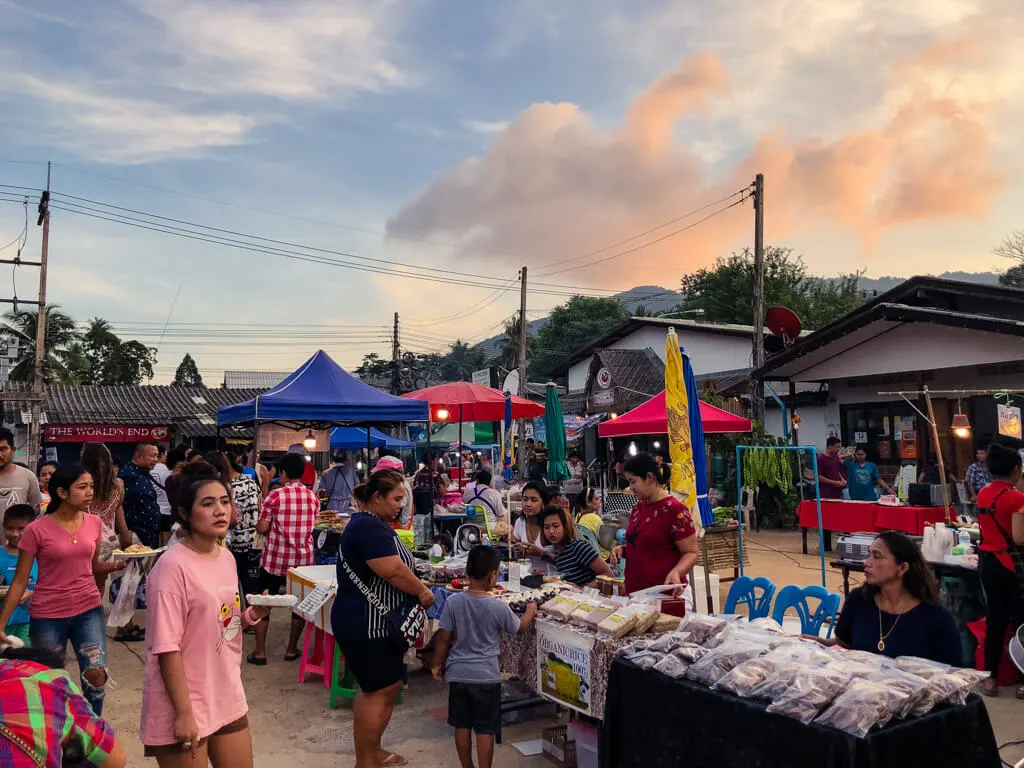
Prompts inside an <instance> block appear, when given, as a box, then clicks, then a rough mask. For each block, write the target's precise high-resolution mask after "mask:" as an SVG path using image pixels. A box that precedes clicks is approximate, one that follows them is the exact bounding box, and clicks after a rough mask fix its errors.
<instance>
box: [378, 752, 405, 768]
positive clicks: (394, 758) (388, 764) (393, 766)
mask: <svg viewBox="0 0 1024 768" xmlns="http://www.w3.org/2000/svg"><path fill="white" fill-rule="evenodd" d="M384 754H386V755H387V757H386V758H384V762H382V763H381V765H382V766H383V768H397V766H400V765H408V764H409V761H408V760H406V759H405V758H404V757H402V756H401V755H399V754H397V753H395V752H385V753H384Z"/></svg>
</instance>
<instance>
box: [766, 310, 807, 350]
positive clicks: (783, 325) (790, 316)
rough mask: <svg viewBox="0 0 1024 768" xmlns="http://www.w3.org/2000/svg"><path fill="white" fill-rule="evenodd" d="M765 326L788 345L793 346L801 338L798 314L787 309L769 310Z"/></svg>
mask: <svg viewBox="0 0 1024 768" xmlns="http://www.w3.org/2000/svg"><path fill="white" fill-rule="evenodd" d="M765 325H767V326H768V330H769V331H771V332H772V333H774V334H775V335H776V336H778V337H779V338H781V339H782V340H783V342H785V343H786V344H792V343H793V342H794V341H796V340H797V339H798V338H799V337H800V328H801V326H800V318H799V317H797V315H796V312H794V311H793V310H791V309H787V308H786V307H772V308H771V309H769V310H768V314H767V315H766V316H765Z"/></svg>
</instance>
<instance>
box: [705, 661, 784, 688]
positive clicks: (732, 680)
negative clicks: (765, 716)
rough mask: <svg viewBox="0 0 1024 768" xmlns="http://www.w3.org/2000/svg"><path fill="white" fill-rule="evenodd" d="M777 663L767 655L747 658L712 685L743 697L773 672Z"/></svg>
mask: <svg viewBox="0 0 1024 768" xmlns="http://www.w3.org/2000/svg"><path fill="white" fill-rule="evenodd" d="M769 655H770V654H769ZM777 665H778V662H777V661H774V660H772V659H770V658H769V657H768V656H761V657H759V658H756V659H749V660H748V661H744V662H743V663H742V664H739V665H737V666H735V667H733V668H732V669H730V670H729V671H728V672H726V673H725V675H724V676H722V677H721V678H720V679H719V681H718V682H717V683H715V684H714V686H713V687H714V688H715V690H719V689H721V690H723V691H729V693H734V694H736V695H737V696H742V697H744V698H745V697H747V696H749V695H750V692H751V691H752V690H754V689H755V688H756V687H757V686H759V685H761V683H763V682H764V681H765V680H767V679H768V676H769V675H771V674H772V673H774V672H775V668H776V666H777Z"/></svg>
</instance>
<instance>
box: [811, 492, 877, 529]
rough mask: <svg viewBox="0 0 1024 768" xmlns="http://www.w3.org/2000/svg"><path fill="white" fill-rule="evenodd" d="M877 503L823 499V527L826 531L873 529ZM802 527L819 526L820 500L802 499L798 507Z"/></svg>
mask: <svg viewBox="0 0 1024 768" xmlns="http://www.w3.org/2000/svg"><path fill="white" fill-rule="evenodd" d="M877 507H878V505H877V504H865V503H863V502H856V501H837V500H835V499H823V500H822V502H821V527H822V528H823V529H825V530H826V531H849V532H851V533H854V532H857V531H873V530H875V510H876V509H877ZM797 517H799V519H800V527H801V528H817V527H818V502H816V501H813V500H812V501H801V502H800V506H799V507H797Z"/></svg>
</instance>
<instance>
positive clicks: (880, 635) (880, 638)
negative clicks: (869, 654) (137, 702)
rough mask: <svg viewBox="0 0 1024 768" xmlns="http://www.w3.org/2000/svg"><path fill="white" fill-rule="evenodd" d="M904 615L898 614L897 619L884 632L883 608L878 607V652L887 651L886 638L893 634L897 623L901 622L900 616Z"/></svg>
mask: <svg viewBox="0 0 1024 768" xmlns="http://www.w3.org/2000/svg"><path fill="white" fill-rule="evenodd" d="M876 607H877V606H876ZM902 616H903V614H902V613H898V614H896V621H894V622H893V623H892V626H891V627H889V631H888V632H886V633H884V634H883V633H882V609H881V608H878V652H879V653H884V652H885V638H887V637H888V636H889V635H891V634H892V631H893V630H894V629H896V625H897V624H899V623H900V618H901V617H902Z"/></svg>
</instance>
